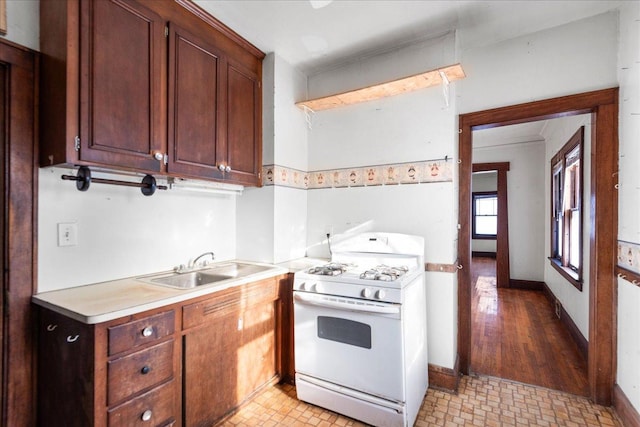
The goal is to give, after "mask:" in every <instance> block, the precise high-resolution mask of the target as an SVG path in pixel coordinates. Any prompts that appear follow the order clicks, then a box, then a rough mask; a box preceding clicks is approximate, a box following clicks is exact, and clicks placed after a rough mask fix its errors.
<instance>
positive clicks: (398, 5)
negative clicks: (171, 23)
mask: <svg viewBox="0 0 640 427" xmlns="http://www.w3.org/2000/svg"><path fill="white" fill-rule="evenodd" d="M193 1H194V2H195V3H197V4H198V5H199V6H201V7H202V8H204V9H205V10H207V11H208V12H209V13H211V14H212V15H213V16H215V17H216V18H218V19H219V20H220V21H222V22H224V23H225V24H226V25H227V26H229V27H230V28H231V29H233V30H234V31H236V32H237V33H238V34H240V35H241V36H243V37H244V38H245V39H247V40H249V41H250V42H251V43H253V44H254V45H255V46H256V47H258V48H259V49H261V50H262V51H263V52H265V53H270V52H275V53H276V54H278V55H279V56H280V57H281V58H283V59H284V60H285V61H287V62H288V63H289V64H291V65H293V66H295V67H297V68H299V69H300V70H302V71H303V72H305V73H306V74H307V75H312V74H315V73H318V72H321V71H323V70H325V69H329V68H334V67H336V66H337V65H340V64H341V63H345V62H348V61H349V60H350V59H351V60H352V59H353V58H354V57H359V56H368V55H372V54H375V53H376V52H381V51H386V50H389V49H393V48H394V46H400V45H406V44H407V43H411V42H418V41H421V40H424V39H427V38H430V37H435V36H438V35H441V34H443V33H445V32H447V31H451V30H453V29H456V30H457V31H458V32H457V37H458V42H459V45H460V47H461V49H463V50H464V49H468V48H470V47H474V46H478V45H486V44H491V43H495V42H498V41H501V40H506V39H510V38H513V37H517V36H521V35H523V34H529V33H532V32H536V31H540V30H543V29H546V28H551V27H555V26H558V25H562V24H565V23H567V22H571V21H575V20H579V19H583V18H586V17H589V16H593V15H597V14H600V13H604V12H606V11H609V10H612V9H615V8H617V7H618V5H619V4H620V3H621V2H620V1H617V0H589V1H584V0H569V1H563V0H553V1H552V0H535V1H532V0H529V1H523V0H519V1H506V0H498V1H462V0H460V1H437V0H433V1H431V0H429V1H427V0H333V1H329V2H328V1H326V0H324V1H322V0H193ZM326 3H328V4H326ZM322 4H326V5H325V6H324V7H318V6H321V5H322ZM314 6H315V7H318V8H315V7H314ZM443 65H449V64H443Z"/></svg>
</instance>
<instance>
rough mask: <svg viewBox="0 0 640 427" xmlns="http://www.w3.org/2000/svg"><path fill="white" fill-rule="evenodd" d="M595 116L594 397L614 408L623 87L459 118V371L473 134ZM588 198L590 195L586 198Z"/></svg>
mask: <svg viewBox="0 0 640 427" xmlns="http://www.w3.org/2000/svg"><path fill="white" fill-rule="evenodd" d="M585 113H591V114H592V123H594V124H595V125H594V127H593V135H592V155H591V194H590V195H588V196H587V197H585V199H588V200H591V213H590V218H589V221H590V225H591V227H592V230H593V231H592V233H591V239H590V242H589V248H590V249H589V253H590V261H591V263H590V277H591V280H590V283H589V286H590V296H589V338H590V339H589V361H588V382H589V396H590V397H591V399H592V400H593V401H594V402H596V403H598V404H602V405H610V404H611V399H612V391H613V383H614V376H615V334H616V330H615V298H614V297H615V271H614V268H615V259H616V251H615V248H616V241H615V237H616V235H617V206H618V203H617V194H616V192H614V191H612V189H613V188H614V185H615V184H616V174H615V173H616V171H617V154H618V138H617V117H618V89H617V88H613V89H606V90H601V91H595V92H588V93H583V94H578V95H571V96H565V97H560V98H553V99H548V100H543V101H536V102H531V103H526V104H520V105H514V106H510V107H503V108H497V109H493V110H486V111H480V112H475V113H469V114H463V115H461V116H460V117H459V124H460V126H459V127H460V130H459V152H460V170H459V172H460V191H459V223H460V235H459V246H458V251H459V254H458V255H459V260H460V262H461V264H462V266H463V267H467V268H463V269H462V270H460V271H459V273H458V282H459V287H458V353H459V361H460V370H461V372H462V373H463V374H468V373H469V370H470V369H469V368H470V355H471V334H472V329H471V302H472V294H471V281H472V278H471V268H470V267H471V247H470V242H471V230H470V220H471V212H470V206H471V173H472V142H473V136H472V131H473V130H479V129H487V128H491V127H498V126H505V125H510V124H517V123H527V122H531V121H535V120H544V119H550V118H557V117H563V116H568V115H577V114H585ZM585 196H586V195H585Z"/></svg>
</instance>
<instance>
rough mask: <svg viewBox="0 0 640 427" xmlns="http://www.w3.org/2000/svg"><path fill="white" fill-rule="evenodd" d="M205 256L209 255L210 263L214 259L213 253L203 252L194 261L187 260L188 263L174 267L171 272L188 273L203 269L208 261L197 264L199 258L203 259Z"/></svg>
mask: <svg viewBox="0 0 640 427" xmlns="http://www.w3.org/2000/svg"><path fill="white" fill-rule="evenodd" d="M207 255H211V261H213V260H215V259H216V255H215V254H214V253H213V252H205V253H203V254H201V255H198V256H197V257H196V258H195V259H193V260H189V263H188V264H187V265H186V266H185V265H184V264H180V265H179V266H177V267H175V268H174V269H173V271H175V272H176V273H187V272H189V271H192V270H196V269H197V268H201V267H205V266H206V265H208V264H209V261H202V262H201V263H200V264H198V261H200V258H203V257H205V256H207Z"/></svg>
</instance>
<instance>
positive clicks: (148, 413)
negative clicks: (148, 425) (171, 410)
mask: <svg viewBox="0 0 640 427" xmlns="http://www.w3.org/2000/svg"><path fill="white" fill-rule="evenodd" d="M152 415H153V412H151V410H150V409H147V410H146V411H144V412H143V413H142V416H141V417H140V418H141V419H142V421H149V420H150V419H151V416H152Z"/></svg>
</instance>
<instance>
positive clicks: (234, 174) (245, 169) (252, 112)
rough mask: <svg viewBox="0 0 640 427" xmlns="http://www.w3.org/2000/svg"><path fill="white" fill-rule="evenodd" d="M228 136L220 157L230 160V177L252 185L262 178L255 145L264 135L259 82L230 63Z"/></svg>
mask: <svg viewBox="0 0 640 427" xmlns="http://www.w3.org/2000/svg"><path fill="white" fill-rule="evenodd" d="M226 80H227V105H226V108H224V111H226V113H227V126H226V134H225V138H224V140H223V142H224V144H222V145H221V147H220V148H221V149H222V154H221V157H223V158H226V159H227V165H228V166H229V168H230V170H229V171H228V172H227V173H228V174H229V176H230V177H231V178H232V179H233V180H234V181H236V182H240V183H244V184H247V185H250V184H251V182H253V181H255V179H256V177H258V176H259V174H260V168H261V166H262V158H261V150H260V147H258V146H257V145H256V144H255V143H254V141H257V140H260V133H261V131H262V126H261V123H262V116H261V111H262V107H261V104H262V98H261V84H260V78H259V77H258V75H257V74H256V73H252V72H251V71H250V70H248V69H246V68H243V67H241V66H240V65H239V64H234V63H232V62H229V63H227V79H226Z"/></svg>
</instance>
